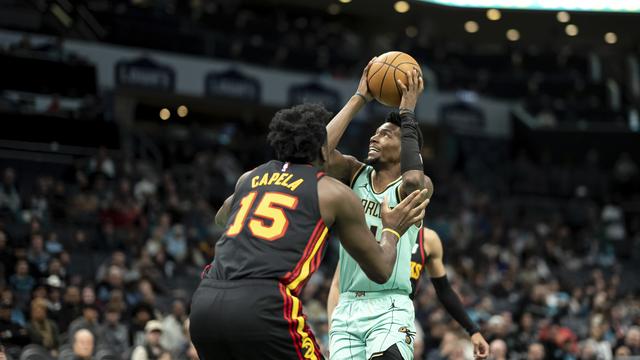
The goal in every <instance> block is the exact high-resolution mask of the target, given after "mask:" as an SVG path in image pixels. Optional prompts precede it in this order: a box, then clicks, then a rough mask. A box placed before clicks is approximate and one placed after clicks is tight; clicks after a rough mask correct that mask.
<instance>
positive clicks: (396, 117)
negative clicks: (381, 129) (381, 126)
mask: <svg viewBox="0 0 640 360" xmlns="http://www.w3.org/2000/svg"><path fill="white" fill-rule="evenodd" d="M384 122H390V123H392V124H393V125H396V126H397V127H400V126H401V125H402V121H401V120H400V113H399V112H397V111H391V112H390V113H388V114H387V117H386V118H385V119H384Z"/></svg>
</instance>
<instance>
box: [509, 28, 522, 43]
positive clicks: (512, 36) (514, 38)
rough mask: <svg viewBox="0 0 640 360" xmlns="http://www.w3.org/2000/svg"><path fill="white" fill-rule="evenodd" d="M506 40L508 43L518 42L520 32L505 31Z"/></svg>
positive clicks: (513, 30) (514, 30)
mask: <svg viewBox="0 0 640 360" xmlns="http://www.w3.org/2000/svg"><path fill="white" fill-rule="evenodd" d="M507 39H508V40H509V41H518V40H520V31H518V30H516V29H509V30H507Z"/></svg>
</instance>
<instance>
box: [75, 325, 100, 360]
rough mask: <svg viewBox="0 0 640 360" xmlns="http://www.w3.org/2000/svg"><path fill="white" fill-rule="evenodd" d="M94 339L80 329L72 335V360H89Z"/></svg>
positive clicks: (85, 330)
mask: <svg viewBox="0 0 640 360" xmlns="http://www.w3.org/2000/svg"><path fill="white" fill-rule="evenodd" d="M94 346H95V338H94V336H93V334H92V333H91V331H89V330H87V329H80V330H78V331H77V332H76V333H75V334H73V343H72V347H71V348H72V349H73V356H74V360H91V359H92V358H93V348H94Z"/></svg>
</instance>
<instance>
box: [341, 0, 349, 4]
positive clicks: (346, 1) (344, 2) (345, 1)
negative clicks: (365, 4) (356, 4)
mask: <svg viewBox="0 0 640 360" xmlns="http://www.w3.org/2000/svg"><path fill="white" fill-rule="evenodd" d="M340 2H341V3H343V4H348V3H350V2H351V0H340Z"/></svg>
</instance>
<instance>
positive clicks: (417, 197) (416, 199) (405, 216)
mask: <svg viewBox="0 0 640 360" xmlns="http://www.w3.org/2000/svg"><path fill="white" fill-rule="evenodd" d="M428 192H429V191H428V190H427V189H423V190H416V191H414V192H412V193H411V194H409V196H407V197H406V198H405V199H404V200H402V201H401V202H400V203H399V204H398V205H397V206H396V207H395V208H393V210H391V209H390V208H389V204H388V202H387V198H385V199H384V201H383V202H382V207H381V209H380V217H381V218H382V226H384V227H385V228H390V229H393V230H395V231H397V232H398V233H400V234H404V232H405V231H407V229H408V228H409V227H411V226H412V225H413V224H415V223H417V222H418V221H420V220H422V218H423V217H424V209H425V208H426V207H427V205H428V204H429V199H427V194H428ZM423 199H426V200H423Z"/></svg>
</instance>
